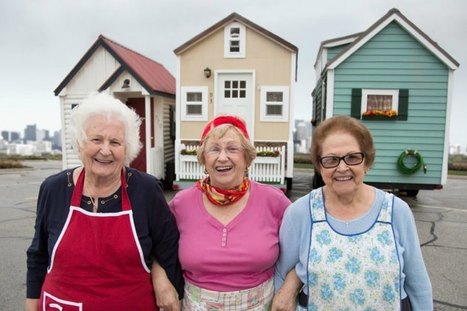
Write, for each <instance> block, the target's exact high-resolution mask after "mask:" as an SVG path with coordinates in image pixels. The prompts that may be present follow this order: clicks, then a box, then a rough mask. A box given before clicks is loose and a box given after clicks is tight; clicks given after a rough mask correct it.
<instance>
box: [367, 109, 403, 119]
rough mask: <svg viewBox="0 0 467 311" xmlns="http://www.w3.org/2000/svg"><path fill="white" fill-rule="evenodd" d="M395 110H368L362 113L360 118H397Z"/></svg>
mask: <svg viewBox="0 0 467 311" xmlns="http://www.w3.org/2000/svg"><path fill="white" fill-rule="evenodd" d="M397 117H398V113H397V111H396V110H370V111H365V112H364V113H362V120H388V119H393V120H397Z"/></svg>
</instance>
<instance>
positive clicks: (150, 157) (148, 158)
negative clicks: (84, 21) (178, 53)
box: [54, 35, 176, 181]
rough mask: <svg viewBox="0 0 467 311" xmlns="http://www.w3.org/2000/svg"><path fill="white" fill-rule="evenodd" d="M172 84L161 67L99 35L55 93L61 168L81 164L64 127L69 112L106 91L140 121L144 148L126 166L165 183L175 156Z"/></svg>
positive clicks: (167, 74)
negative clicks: (59, 126) (87, 98)
mask: <svg viewBox="0 0 467 311" xmlns="http://www.w3.org/2000/svg"><path fill="white" fill-rule="evenodd" d="M175 85H176V83H175V78H174V77H173V76H172V75H171V74H170V72H169V71H167V70H166V69H165V68H164V66H163V65H161V64H160V63H158V62H156V61H154V60H151V59H149V58H147V57H145V56H143V55H141V54H139V53H137V52H135V51H133V50H131V49H128V48H126V47H124V46H123V45H121V44H119V43H117V42H115V41H112V40H110V39H108V38H106V37H104V36H102V35H101V36H99V37H98V39H97V40H96V41H95V42H94V44H93V45H92V46H91V47H90V48H89V49H88V51H87V52H86V53H85V55H84V56H83V57H82V58H81V59H80V60H79V61H78V63H77V65H76V66H75V67H74V68H73V69H72V70H71V72H70V73H69V74H68V75H67V76H66V77H65V79H64V80H63V81H62V82H61V83H60V85H59V86H58V87H57V88H56V89H55V91H54V92H55V95H56V96H58V97H59V99H60V109H61V118H62V129H63V130H62V141H63V142H64V143H63V168H64V169H65V168H72V167H76V166H78V165H81V161H80V160H79V158H78V155H77V154H76V153H75V151H74V150H72V143H71V137H70V131H69V128H68V124H69V119H70V113H71V110H72V109H73V108H74V107H75V106H76V105H79V104H80V103H81V101H82V100H83V99H85V98H86V97H87V96H88V95H89V94H91V93H94V92H107V93H109V94H111V95H113V96H114V97H116V98H118V99H120V100H121V101H122V102H124V103H126V104H127V105H128V106H129V107H132V108H133V109H135V111H136V112H137V113H138V114H139V115H140V116H141V117H142V120H143V122H142V124H141V128H140V134H141V143H142V145H143V148H142V150H141V152H140V154H139V155H138V157H137V158H136V159H135V160H134V161H133V162H132V163H130V166H131V167H133V168H136V169H139V170H141V171H144V172H148V173H150V174H152V175H154V176H156V177H158V178H160V179H164V180H166V181H167V179H168V178H167V177H169V179H170V175H172V176H173V172H170V169H171V168H172V170H173V162H174V157H175V152H174V139H175V134H174V130H175V129H174V125H173V124H174V111H175V109H174V108H175ZM148 121H149V122H148Z"/></svg>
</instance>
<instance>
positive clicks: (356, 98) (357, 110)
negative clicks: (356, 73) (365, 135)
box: [350, 89, 362, 119]
mask: <svg viewBox="0 0 467 311" xmlns="http://www.w3.org/2000/svg"><path fill="white" fill-rule="evenodd" d="M361 112H362V89H352V101H351V106H350V116H352V117H354V118H357V119H361Z"/></svg>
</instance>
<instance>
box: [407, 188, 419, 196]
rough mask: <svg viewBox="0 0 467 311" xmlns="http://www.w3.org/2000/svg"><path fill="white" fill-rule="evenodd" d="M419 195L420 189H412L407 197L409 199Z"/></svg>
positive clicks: (408, 191)
mask: <svg viewBox="0 0 467 311" xmlns="http://www.w3.org/2000/svg"><path fill="white" fill-rule="evenodd" d="M417 194H418V189H410V190H407V195H408V196H409V197H416V196H417Z"/></svg>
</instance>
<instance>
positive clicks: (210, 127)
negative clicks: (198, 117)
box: [169, 115, 290, 311]
mask: <svg viewBox="0 0 467 311" xmlns="http://www.w3.org/2000/svg"><path fill="white" fill-rule="evenodd" d="M255 157H256V150H255V147H254V146H253V144H252V143H251V141H250V140H249V135H248V132H247V129H246V126H245V123H244V121H243V120H242V119H240V118H239V117H237V116H232V115H221V116H218V117H216V118H215V119H213V120H212V121H210V122H208V124H206V126H205V128H204V131H203V134H202V137H201V145H200V147H199V149H198V161H199V163H200V164H202V165H204V167H205V172H206V173H207V177H206V178H204V179H202V180H200V181H198V182H197V184H196V185H194V186H192V187H190V188H188V189H185V190H183V191H181V192H179V193H177V195H176V196H175V197H174V198H173V199H172V201H171V202H170V203H169V206H170V208H171V210H172V212H173V214H174V216H175V219H176V222H177V226H178V229H179V231H180V241H179V258H180V263H181V265H182V270H183V276H184V278H185V295H184V299H183V304H182V310H225V311H228V310H256V311H263V310H270V309H271V302H272V297H273V294H274V286H273V276H274V265H275V262H276V260H277V258H278V256H279V226H280V224H281V222H282V216H283V214H284V211H285V209H286V208H287V207H288V206H289V205H290V200H289V199H288V198H287V197H286V196H285V195H284V194H283V193H282V192H281V191H280V190H279V189H277V188H275V187H273V186H270V185H265V184H260V183H257V182H255V181H253V180H250V179H248V177H247V175H246V173H247V171H248V167H249V166H250V164H251V163H252V161H253V160H254V159H255Z"/></svg>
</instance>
